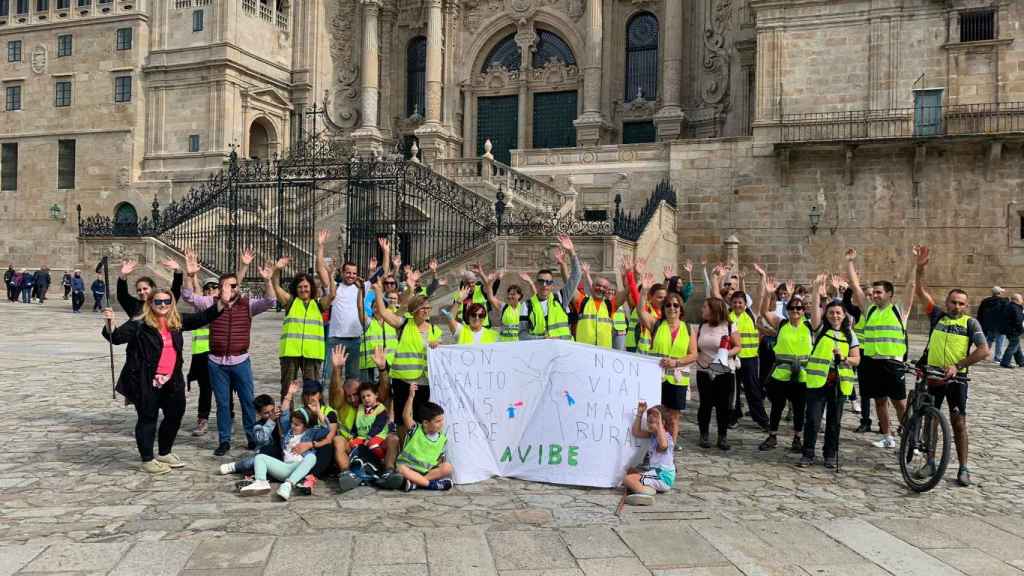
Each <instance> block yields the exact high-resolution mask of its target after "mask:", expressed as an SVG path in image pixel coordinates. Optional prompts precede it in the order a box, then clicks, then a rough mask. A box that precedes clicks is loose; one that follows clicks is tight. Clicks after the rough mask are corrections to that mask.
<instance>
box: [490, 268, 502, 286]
mask: <svg viewBox="0 0 1024 576" xmlns="http://www.w3.org/2000/svg"><path fill="white" fill-rule="evenodd" d="M498 278H501V273H500V272H498V271H497V270H495V271H494V272H491V273H489V274H487V285H488V286H490V285H491V284H494V281H495V280H497V279H498Z"/></svg>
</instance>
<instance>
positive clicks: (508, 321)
mask: <svg viewBox="0 0 1024 576" xmlns="http://www.w3.org/2000/svg"><path fill="white" fill-rule="evenodd" d="M473 271H474V272H476V273H477V275H479V276H480V277H481V278H486V279H487V280H486V281H485V282H484V283H483V289H484V295H485V296H486V297H487V301H488V302H489V303H490V304H491V309H492V310H498V311H499V317H500V319H501V332H499V333H498V341H499V342H516V341H518V340H519V334H520V333H521V332H522V331H523V330H524V329H525V328H526V326H527V325H528V323H529V309H528V308H527V306H526V302H524V301H523V289H522V288H520V287H519V286H518V285H517V284H512V285H511V286H509V287H508V288H506V289H505V302H504V303H502V301H501V300H498V298H497V297H496V296H495V295H494V290H493V289H492V285H493V283H494V281H495V280H497V279H499V277H500V274H498V273H497V272H491V273H490V274H484V269H483V266H481V265H479V264H477V265H476V266H474V267H473ZM530 287H531V289H532V288H533V284H532V283H531V284H530Z"/></svg>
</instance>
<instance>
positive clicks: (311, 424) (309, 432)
mask: <svg viewBox="0 0 1024 576" xmlns="http://www.w3.org/2000/svg"><path fill="white" fill-rule="evenodd" d="M291 387H292V388H293V389H295V390H290V393H294V391H296V390H297V389H298V383H297V382H293V383H292V384H291ZM289 395H290V394H289ZM319 422H320V417H319V415H317V414H315V413H313V412H312V411H311V410H310V409H309V408H306V407H302V408H299V409H297V410H294V411H292V412H291V413H290V414H289V413H288V411H284V412H282V414H281V419H280V425H281V431H282V432H283V433H284V450H283V452H284V454H283V456H284V460H283V461H282V460H278V459H277V458H274V457H273V456H267V455H266V454H257V455H256V459H255V461H254V463H253V465H254V467H255V474H254V475H255V481H253V483H252V484H249V485H248V486H245V487H244V488H242V489H241V490H240V491H239V493H240V494H241V495H242V496H257V495H262V494H269V493H270V490H271V488H270V482H268V481H267V476H268V475H269V476H271V477H272V478H274V479H275V480H280V481H281V486H279V487H278V489H277V495H278V496H279V497H280V498H281V499H282V500H288V498H289V497H291V494H292V486H294V485H295V484H296V483H297V482H299V481H301V480H302V479H303V478H305V477H306V475H307V474H309V472H310V470H312V469H313V466H315V465H316V450H313V449H311V448H309V447H307V449H306V450H305V451H303V452H302V453H299V454H297V453H296V452H295V449H296V447H297V446H299V445H300V444H309V443H312V442H316V441H317V440H323V438H324V437H325V436H327V433H328V429H327V427H326V426H323V425H320V424H319Z"/></svg>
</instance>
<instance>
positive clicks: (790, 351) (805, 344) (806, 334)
mask: <svg viewBox="0 0 1024 576" xmlns="http://www.w3.org/2000/svg"><path fill="white" fill-rule="evenodd" d="M812 343H813V340H812V337H811V327H810V326H808V325H807V322H804V321H801V322H800V324H798V325H797V326H793V325H792V324H790V323H789V322H788V321H786V322H782V323H781V324H780V325H779V335H778V336H777V337H776V339H775V348H773V350H774V351H775V369H774V370H772V378H775V379H776V380H779V381H780V382H789V381H790V380H792V379H793V370H792V368H793V365H799V366H800V367H801V368H802V367H803V365H804V364H806V363H807V357H808V356H809V355H810V354H811V345H812ZM805 377H806V374H805V371H804V370H800V377H799V381H800V382H803V381H804V378H805Z"/></svg>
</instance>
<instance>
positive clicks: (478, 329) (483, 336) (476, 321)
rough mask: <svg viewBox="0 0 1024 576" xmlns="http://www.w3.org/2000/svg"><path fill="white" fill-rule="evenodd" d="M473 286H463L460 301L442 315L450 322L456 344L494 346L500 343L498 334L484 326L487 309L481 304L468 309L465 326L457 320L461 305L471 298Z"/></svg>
mask: <svg viewBox="0 0 1024 576" xmlns="http://www.w3.org/2000/svg"><path fill="white" fill-rule="evenodd" d="M472 289H473V288H472V287H471V286H463V287H462V288H460V289H459V300H458V301H456V302H453V303H452V304H451V306H449V307H448V308H446V309H444V310H442V311H441V315H442V316H444V317H445V320H447V321H448V329H449V330H451V332H452V336H455V343H456V344H460V345H469V344H493V343H495V342H497V341H498V333H497V332H495V331H494V330H491V329H490V328H487V327H486V326H484V319H486V318H487V309H486V308H484V305H483V304H480V303H479V302H473V303H472V304H470V305H469V306H467V307H466V321H467V322H468V324H463V323H461V322H459V321H458V320H456V314H457V313H458V310H459V307H460V305H461V304H462V303H463V302H464V301H465V300H466V298H468V297H469V294H470V290H472Z"/></svg>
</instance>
